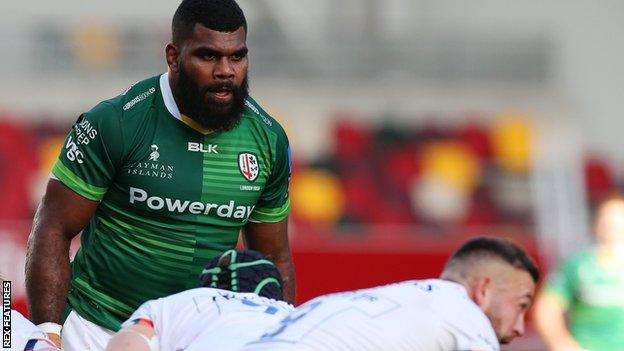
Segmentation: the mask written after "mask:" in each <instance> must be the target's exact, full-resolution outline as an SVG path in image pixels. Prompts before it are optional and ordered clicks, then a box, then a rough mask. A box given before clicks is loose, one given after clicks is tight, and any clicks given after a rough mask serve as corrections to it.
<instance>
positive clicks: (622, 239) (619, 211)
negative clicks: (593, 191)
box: [595, 194, 624, 248]
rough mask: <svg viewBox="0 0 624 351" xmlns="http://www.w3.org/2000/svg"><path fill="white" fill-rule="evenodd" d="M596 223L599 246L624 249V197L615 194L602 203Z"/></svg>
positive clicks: (597, 211)
mask: <svg viewBox="0 0 624 351" xmlns="http://www.w3.org/2000/svg"><path fill="white" fill-rule="evenodd" d="M595 222H596V228H595V232H596V238H597V239H598V242H599V244H601V245H604V246H607V247H612V248H617V247H619V248H624V197H622V196H621V195H619V194H614V195H610V196H609V197H607V198H605V199H604V200H603V201H601V203H600V205H599V206H598V208H597V210H596V220H595Z"/></svg>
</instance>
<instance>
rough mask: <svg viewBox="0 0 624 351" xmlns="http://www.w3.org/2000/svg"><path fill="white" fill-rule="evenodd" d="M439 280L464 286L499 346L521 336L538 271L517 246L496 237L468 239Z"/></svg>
mask: <svg viewBox="0 0 624 351" xmlns="http://www.w3.org/2000/svg"><path fill="white" fill-rule="evenodd" d="M441 278H442V279H448V280H452V281H455V282H458V283H460V284H463V285H464V286H465V287H466V290H467V291H468V294H469V296H470V297H471V298H472V300H473V301H474V302H475V303H476V304H477V305H478V306H479V307H480V308H481V309H482V310H483V312H484V313H485V314H486V315H487V317H488V318H489V319H490V322H491V323H492V327H493V328H494V331H495V332H496V336H497V337H498V339H499V341H500V342H501V343H503V344H506V343H509V342H510V341H511V340H512V339H513V338H515V337H516V336H521V335H522V334H524V315H525V313H526V311H527V309H528V307H529V306H530V305H531V303H532V302H533V296H534V293H535V284H536V283H537V281H538V280H539V271H538V269H537V266H536V265H535V262H534V261H533V260H532V259H531V258H530V257H529V256H528V255H527V253H526V252H525V251H524V250H522V249H521V248H520V247H518V246H516V245H515V244H514V243H512V242H510V241H508V240H504V239H500V238H493V237H477V238H474V239H471V240H469V241H467V242H466V243H464V244H463V245H462V246H461V247H460V248H459V249H458V250H457V251H456V252H455V253H454V254H453V255H452V256H451V258H450V259H449V260H448V262H447V263H446V266H445V267H444V270H443V272H442V275H441Z"/></svg>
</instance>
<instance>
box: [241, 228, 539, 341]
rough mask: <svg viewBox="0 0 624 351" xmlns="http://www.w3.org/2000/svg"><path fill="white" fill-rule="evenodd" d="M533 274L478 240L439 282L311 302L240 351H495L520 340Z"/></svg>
mask: <svg viewBox="0 0 624 351" xmlns="http://www.w3.org/2000/svg"><path fill="white" fill-rule="evenodd" d="M538 279H539V272H538V270H537V267H536V266H535V263H534V262H533V260H532V259H531V258H530V257H529V256H528V255H527V254H526V253H525V252H524V251H523V250H522V249H521V248H519V247H518V246H516V245H514V244H513V243H511V242H509V241H506V240H502V239H497V238H491V237H479V238H475V239H472V240H469V241H468V242H466V243H465V244H463V245H462V246H461V247H460V248H459V249H458V250H457V251H456V252H455V253H454V254H453V255H452V256H451V258H450V259H449V261H448V262H447V263H446V266H445V267H444V270H443V272H442V275H441V276H440V279H428V280H411V281H405V282H400V283H397V284H390V285H386V286H380V287H375V288H371V289H364V290H356V291H350V292H344V293H337V294H330V295H325V296H321V297H318V298H316V299H313V300H311V301H309V302H307V303H306V304H304V305H302V306H300V307H298V308H297V309H296V310H295V311H294V312H292V313H291V314H290V315H289V316H288V317H286V318H284V319H283V320H282V321H281V322H280V323H279V324H278V325H276V326H274V327H273V328H271V329H270V330H268V331H267V332H266V333H265V334H264V335H263V336H262V337H261V338H259V339H258V340H257V341H255V342H253V343H250V344H248V345H247V346H246V347H245V348H244V350H246V351H252V350H253V351H256V350H271V351H282V350H284V351H285V350H288V351H290V350H296V351H311V350H315V351H319V350H323V351H334V350H341V351H345V350H354V351H355V350H357V351H376V350H379V351H390V350H422V351H433V350H444V351H446V350H499V348H500V346H499V342H500V343H508V342H510V341H511V340H512V339H513V338H515V337H517V336H521V335H522V334H523V333H524V315H525V313H526V310H527V308H528V307H529V305H530V304H531V302H532V301H533V294H534V290H535V283H536V282H537V281H538Z"/></svg>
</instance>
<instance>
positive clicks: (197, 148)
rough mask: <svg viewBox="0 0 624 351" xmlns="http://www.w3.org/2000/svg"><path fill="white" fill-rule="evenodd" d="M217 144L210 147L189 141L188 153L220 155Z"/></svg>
mask: <svg viewBox="0 0 624 351" xmlns="http://www.w3.org/2000/svg"><path fill="white" fill-rule="evenodd" d="M217 146H219V145H217V144H208V145H204V144H203V143H194V142H191V141H189V143H188V148H187V150H188V151H193V152H202V153H208V154H218V153H219V151H217Z"/></svg>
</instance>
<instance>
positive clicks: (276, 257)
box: [243, 219, 295, 304]
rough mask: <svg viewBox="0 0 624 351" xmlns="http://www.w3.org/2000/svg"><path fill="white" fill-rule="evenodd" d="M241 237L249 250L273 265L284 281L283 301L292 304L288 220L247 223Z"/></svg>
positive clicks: (292, 286)
mask: <svg viewBox="0 0 624 351" xmlns="http://www.w3.org/2000/svg"><path fill="white" fill-rule="evenodd" d="M243 235H244V239H245V243H246V245H247V247H248V248H249V249H252V250H256V251H259V252H262V253H263V254H264V255H265V256H267V258H269V259H270V260H271V261H273V262H274V263H275V265H276V266H277V268H278V269H279V271H280V273H281V274H282V279H283V281H284V286H283V287H282V290H283V292H284V300H285V301H286V302H289V303H292V304H294V303H295V269H294V266H293V262H292V255H291V252H290V245H289V243H288V219H284V220H282V221H281V222H277V223H253V222H249V223H247V225H246V226H245V229H244V231H243Z"/></svg>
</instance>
